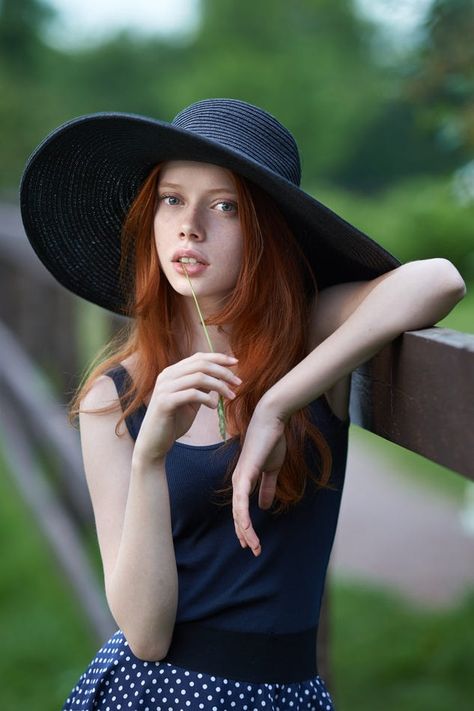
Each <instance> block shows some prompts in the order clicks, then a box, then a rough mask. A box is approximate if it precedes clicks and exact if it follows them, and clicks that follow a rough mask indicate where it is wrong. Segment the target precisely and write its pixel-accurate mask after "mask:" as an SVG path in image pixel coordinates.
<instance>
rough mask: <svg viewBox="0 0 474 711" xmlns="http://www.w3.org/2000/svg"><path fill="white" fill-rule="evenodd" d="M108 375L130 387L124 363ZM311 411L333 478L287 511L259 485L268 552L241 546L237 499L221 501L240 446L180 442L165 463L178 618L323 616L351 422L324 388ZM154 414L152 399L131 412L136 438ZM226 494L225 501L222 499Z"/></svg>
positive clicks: (259, 620)
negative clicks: (267, 499)
mask: <svg viewBox="0 0 474 711" xmlns="http://www.w3.org/2000/svg"><path fill="white" fill-rule="evenodd" d="M106 375H108V376H109V377H111V378H112V379H113V381H114V382H115V385H116V388H117V392H118V394H119V396H120V399H121V402H122V408H124V407H125V404H126V403H125V401H124V399H123V393H124V392H125V389H126V388H127V387H128V384H129V378H130V375H129V373H128V371H127V370H126V369H125V368H124V367H123V366H121V365H120V366H117V367H116V368H113V369H111V370H109V371H107V373H106ZM309 407H310V411H311V419H312V421H313V423H314V424H315V425H316V426H317V427H318V428H319V429H320V431H321V432H322V434H323V435H324V437H325V438H326V440H327V442H328V445H329V446H330V448H331V451H332V456H333V466H332V472H331V480H330V484H331V485H332V486H333V487H334V489H331V490H330V489H318V488H317V487H316V486H315V484H314V483H313V481H312V480H309V481H308V483H307V486H306V490H305V493H304V496H303V498H302V500H301V501H300V502H299V503H298V504H296V505H294V506H292V507H291V508H290V509H289V511H287V512H285V513H280V514H275V512H274V508H275V505H273V506H272V507H271V509H268V510H265V511H264V510H262V509H260V508H259V507H258V488H257V489H256V490H255V491H254V492H253V494H252V496H251V498H250V505H249V512H250V516H251V520H252V524H253V526H254V529H255V531H256V532H257V535H258V536H259V538H260V542H261V546H262V552H261V554H260V556H258V557H255V556H254V555H253V553H252V552H251V551H250V549H249V548H241V546H240V543H239V541H238V538H237V536H236V534H235V529H234V523H233V518H232V507H231V505H227V506H222V504H220V505H217V504H216V501H217V500H218V499H216V494H215V490H216V489H218V488H220V487H222V486H223V484H224V483H228V482H229V481H230V479H229V480H226V482H224V477H225V474H226V469H227V464H228V462H229V459H230V458H231V457H232V456H233V455H234V453H235V450H236V448H238V446H239V442H238V439H233V440H231V443H230V445H229V446H228V448H223V446H222V443H221V442H218V443H216V444H210V445H201V446H196V445H189V444H184V443H182V442H175V444H174V445H173V447H172V448H171V449H170V451H169V452H168V454H167V457H166V461H165V466H166V477H167V481H168V488H169V494H170V506H171V521H172V531H173V541H174V548H175V555H176V563H177V570H178V609H177V616H176V622H191V621H200V622H204V623H206V624H209V625H212V627H214V628H220V629H227V630H240V631H248V632H262V633H272V634H280V633H281V634H284V633H289V632H300V631H302V630H307V629H309V628H311V627H315V626H316V625H317V624H318V620H319V612H320V605H321V598H322V594H323V589H324V581H325V577H326V570H327V565H328V560H329V555H330V552H331V548H332V544H333V541H334V535H335V532H336V525H337V519H338V515H339V508H340V503H341V495H342V490H343V486H344V477H345V469H346V459H347V445H348V429H349V423H350V420H347V421H342V420H340V419H339V418H338V417H337V416H336V415H335V414H334V413H333V412H332V410H331V408H330V407H329V405H328V403H327V400H326V398H325V396H324V395H321V396H320V397H319V398H317V399H316V400H314V401H313V402H311V403H310V405H309ZM145 413H146V406H145V405H144V404H142V405H141V406H140V407H139V408H138V410H136V411H135V412H134V413H133V414H132V415H131V416H129V417H127V418H126V425H127V428H128V431H129V432H130V435H131V436H132V438H133V439H134V440H136V438H137V436H138V433H139V430H140V426H141V423H142V421H143V418H144V416H145ZM305 457H306V459H307V461H308V463H309V465H310V467H312V470H313V471H314V472H315V474H316V473H317V464H316V463H317V462H319V455H318V453H317V451H315V449H314V448H313V445H312V444H307V445H306V450H305ZM220 501H222V499H220Z"/></svg>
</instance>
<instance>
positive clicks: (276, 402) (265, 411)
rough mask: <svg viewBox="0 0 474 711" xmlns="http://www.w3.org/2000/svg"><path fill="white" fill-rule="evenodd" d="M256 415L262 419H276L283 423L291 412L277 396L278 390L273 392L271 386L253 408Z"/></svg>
mask: <svg viewBox="0 0 474 711" xmlns="http://www.w3.org/2000/svg"><path fill="white" fill-rule="evenodd" d="M255 411H256V413H257V416H258V417H261V418H262V419H263V420H264V421H269V420H272V419H273V420H278V421H280V422H281V423H282V424H283V425H286V424H287V423H288V420H289V419H290V417H291V415H292V414H293V413H292V412H291V411H290V410H289V409H288V407H287V406H285V403H284V402H282V400H281V398H280V397H279V396H278V392H275V390H274V389H273V388H270V390H267V392H266V393H265V395H263V396H262V397H261V398H260V400H259V402H258V404H257V407H256V408H255Z"/></svg>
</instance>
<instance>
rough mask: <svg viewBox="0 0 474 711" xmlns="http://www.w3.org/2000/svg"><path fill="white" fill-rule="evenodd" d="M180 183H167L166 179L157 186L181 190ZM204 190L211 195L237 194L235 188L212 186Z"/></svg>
mask: <svg viewBox="0 0 474 711" xmlns="http://www.w3.org/2000/svg"><path fill="white" fill-rule="evenodd" d="M182 187H183V186H182V185H179V184H178V183H169V182H167V181H166V180H165V181H163V182H162V183H159V185H158V188H173V189H175V190H182ZM206 192H207V193H208V194H209V195H211V194H212V193H232V195H237V193H236V191H235V188H224V187H222V188H212V189H211V190H206Z"/></svg>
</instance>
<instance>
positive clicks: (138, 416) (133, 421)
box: [105, 364, 146, 440]
mask: <svg viewBox="0 0 474 711" xmlns="http://www.w3.org/2000/svg"><path fill="white" fill-rule="evenodd" d="M105 375H108V376H109V378H112V380H113V381H114V383H115V387H116V389H117V394H118V396H119V398H120V404H121V406H122V411H123V412H125V409H126V408H127V407H128V404H129V402H130V398H126V397H125V393H126V390H127V388H128V387H129V385H130V382H131V376H130V373H129V372H128V370H127V369H126V368H124V367H123V365H122V364H119V365H117V366H115V367H114V368H110V370H107V371H106V372H105ZM145 413H146V407H145V405H144V404H143V403H142V404H141V405H140V406H139V407H138V408H137V409H136V410H135V411H134V412H132V414H131V415H128V416H127V417H126V418H125V424H126V425H127V429H128V431H129V432H130V435H131V437H132V439H134V440H136V439H137V437H138V433H139V431H140V426H141V424H142V422H143V418H144V417H145Z"/></svg>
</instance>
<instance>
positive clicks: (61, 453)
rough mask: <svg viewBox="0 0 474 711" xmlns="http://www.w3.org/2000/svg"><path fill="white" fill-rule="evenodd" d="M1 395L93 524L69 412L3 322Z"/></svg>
mask: <svg viewBox="0 0 474 711" xmlns="http://www.w3.org/2000/svg"><path fill="white" fill-rule="evenodd" d="M0 392H1V393H3V394H4V397H3V407H4V408H5V409H6V410H7V411H8V409H15V410H16V411H17V412H18V413H19V416H20V417H21V427H22V430H24V431H26V432H27V433H28V435H29V438H30V440H31V441H35V442H37V443H41V444H44V445H46V446H47V447H48V449H49V450H50V451H51V452H52V453H54V456H55V457H56V459H57V460H58V462H59V467H58V470H59V482H58V483H59V485H60V487H61V489H62V491H63V493H64V496H65V498H66V499H67V503H68V506H69V508H70V510H71V512H73V513H74V514H75V515H76V518H77V519H78V520H79V521H81V522H88V523H91V522H92V520H93V514H92V506H91V503H90V499H89V495H88V493H87V489H86V486H85V479H84V473H83V463H82V455H81V450H80V443H79V433H78V431H77V430H76V429H74V428H72V427H71V426H69V424H68V423H67V419H66V409H65V408H64V406H62V405H60V404H59V403H58V402H57V401H56V400H55V399H54V397H53V396H52V394H51V388H50V387H49V386H48V383H47V381H46V379H45V377H44V376H43V374H42V372H41V371H40V370H39V369H38V368H37V367H36V366H35V365H34V363H33V361H32V360H31V359H30V358H29V356H28V355H27V354H26V353H25V351H24V350H23V349H22V348H21V346H20V344H19V343H18V341H17V340H16V339H15V337H14V336H13V334H12V333H11V332H10V331H9V330H8V329H7V328H6V326H4V325H3V324H2V323H1V322H0Z"/></svg>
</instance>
